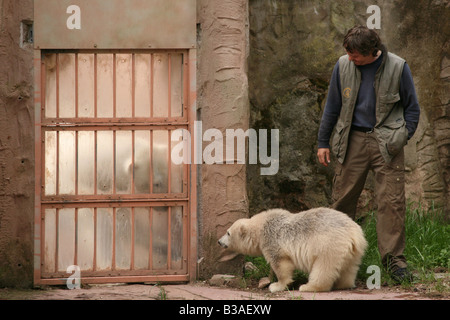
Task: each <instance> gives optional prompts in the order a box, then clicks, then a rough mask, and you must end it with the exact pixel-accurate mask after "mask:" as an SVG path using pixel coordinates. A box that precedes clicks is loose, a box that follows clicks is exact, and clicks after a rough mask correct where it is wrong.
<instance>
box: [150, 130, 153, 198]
mask: <svg viewBox="0 0 450 320" xmlns="http://www.w3.org/2000/svg"><path fill="white" fill-rule="evenodd" d="M153 168H154V166H153V130H150V170H149V171H150V179H149V181H150V182H149V183H150V193H153Z"/></svg>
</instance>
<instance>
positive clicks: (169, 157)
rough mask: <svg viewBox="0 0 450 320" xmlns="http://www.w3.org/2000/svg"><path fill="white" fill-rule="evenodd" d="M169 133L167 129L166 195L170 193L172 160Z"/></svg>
mask: <svg viewBox="0 0 450 320" xmlns="http://www.w3.org/2000/svg"><path fill="white" fill-rule="evenodd" d="M170 132H171V130H170V129H168V130H167V135H168V139H167V162H168V164H167V179H168V180H169V181H168V183H167V193H172V158H171V154H172V141H171V139H170Z"/></svg>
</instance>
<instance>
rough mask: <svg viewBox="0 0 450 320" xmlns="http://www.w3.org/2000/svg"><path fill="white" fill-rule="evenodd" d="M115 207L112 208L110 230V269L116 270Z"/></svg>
mask: <svg viewBox="0 0 450 320" xmlns="http://www.w3.org/2000/svg"><path fill="white" fill-rule="evenodd" d="M116 212H117V211H116V207H114V208H113V226H112V228H113V230H112V234H113V236H112V262H111V264H112V265H111V270H116V236H117V235H116Z"/></svg>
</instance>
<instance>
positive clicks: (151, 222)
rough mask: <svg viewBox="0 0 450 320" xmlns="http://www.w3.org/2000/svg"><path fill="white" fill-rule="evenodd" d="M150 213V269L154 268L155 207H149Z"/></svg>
mask: <svg viewBox="0 0 450 320" xmlns="http://www.w3.org/2000/svg"><path fill="white" fill-rule="evenodd" d="M148 211H149V215H150V239H149V241H150V250H149V253H148V254H149V257H148V269H149V270H152V269H153V207H149V210H148Z"/></svg>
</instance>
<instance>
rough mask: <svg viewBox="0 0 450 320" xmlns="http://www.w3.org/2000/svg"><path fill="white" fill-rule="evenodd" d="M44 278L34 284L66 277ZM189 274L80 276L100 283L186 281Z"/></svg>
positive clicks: (59, 282)
mask: <svg viewBox="0 0 450 320" xmlns="http://www.w3.org/2000/svg"><path fill="white" fill-rule="evenodd" d="M66 275H67V277H66V278H54V279H45V278H41V279H39V280H38V281H36V282H35V284H36V285H65V284H66V283H67V278H68V277H69V276H70V275H69V274H66ZM188 281H189V275H185V274H182V275H147V276H114V277H81V283H83V284H88V283H92V284H100V283H132V282H188Z"/></svg>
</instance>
